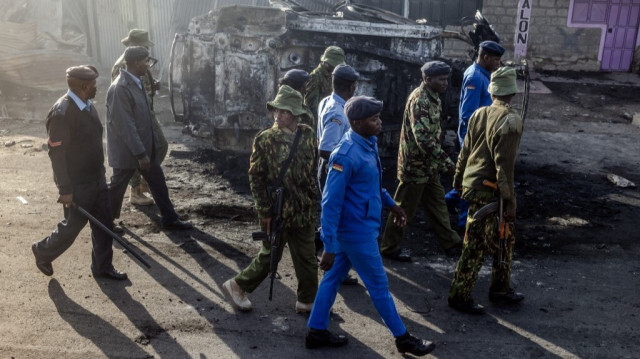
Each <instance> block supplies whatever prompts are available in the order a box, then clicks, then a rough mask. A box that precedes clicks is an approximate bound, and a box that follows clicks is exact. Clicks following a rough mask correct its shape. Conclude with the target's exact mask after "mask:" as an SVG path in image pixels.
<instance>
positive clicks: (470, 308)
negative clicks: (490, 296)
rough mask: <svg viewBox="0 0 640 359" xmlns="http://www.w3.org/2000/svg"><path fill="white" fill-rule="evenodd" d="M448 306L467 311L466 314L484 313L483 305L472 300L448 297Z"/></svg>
mask: <svg viewBox="0 0 640 359" xmlns="http://www.w3.org/2000/svg"><path fill="white" fill-rule="evenodd" d="M449 306H450V307H451V308H453V309H455V310H458V311H461V312H464V313H468V314H484V307H483V306H482V305H480V304H477V303H474V302H473V301H468V302H465V301H460V300H454V299H449Z"/></svg>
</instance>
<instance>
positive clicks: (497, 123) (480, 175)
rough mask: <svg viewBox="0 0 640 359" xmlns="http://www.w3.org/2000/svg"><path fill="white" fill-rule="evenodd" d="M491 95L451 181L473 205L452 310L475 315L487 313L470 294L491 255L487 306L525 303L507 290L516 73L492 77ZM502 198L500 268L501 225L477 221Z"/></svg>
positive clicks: (516, 137)
mask: <svg viewBox="0 0 640 359" xmlns="http://www.w3.org/2000/svg"><path fill="white" fill-rule="evenodd" d="M489 92H490V93H491V95H492V97H493V103H492V104H491V106H488V107H482V108H480V109H478V110H477V111H476V112H475V113H474V114H473V115H472V116H471V119H470V120H469V131H468V132H467V135H466V137H465V139H464V144H463V146H462V150H461V151H460V155H459V156H458V164H457V168H456V173H455V176H454V178H453V186H454V188H456V189H458V190H459V191H461V193H462V198H464V199H465V200H467V201H468V202H469V215H468V219H467V227H466V234H465V239H464V248H463V250H462V255H461V256H460V260H459V261H458V264H457V266H456V272H455V275H454V277H453V282H452V283H451V289H450V291H449V306H451V307H453V308H454V309H457V310H460V311H463V312H467V313H473V314H479V313H483V312H484V307H483V306H482V305H480V304H477V303H475V302H474V301H473V298H472V297H471V291H472V290H473V287H474V285H475V282H476V280H477V279H478V271H480V268H481V267H482V264H483V263H484V259H485V256H486V254H487V252H491V253H493V269H492V275H491V288H490V290H489V300H491V301H492V302H498V303H517V302H520V301H521V300H523V299H524V296H523V295H522V294H521V293H518V292H515V291H514V290H513V289H511V287H510V285H509V282H510V277H511V262H512V259H513V245H514V242H515V235H514V223H513V221H514V219H515V213H516V197H515V192H514V185H513V173H514V167H515V161H516V157H517V153H518V146H519V144H520V137H521V135H522V118H521V117H520V116H519V115H518V113H517V112H516V111H515V110H514V109H513V108H511V107H510V106H509V103H510V101H511V99H512V98H513V96H514V95H515V93H516V92H517V87H516V72H515V70H514V69H513V68H509V67H501V68H499V69H497V70H496V71H495V72H493V73H492V74H491V83H490V85H489ZM494 188H497V191H496V190H495V189H494ZM499 197H502V200H503V202H504V219H505V220H506V222H507V226H508V229H509V230H508V236H507V237H506V246H505V249H504V251H505V253H504V263H503V264H502V265H501V263H500V260H499V258H498V248H499V241H498V223H497V221H496V217H495V215H489V216H487V217H485V218H484V219H483V220H476V219H475V218H474V214H475V213H476V212H477V211H478V209H479V208H481V207H482V206H484V205H486V204H488V203H490V202H493V201H496V200H499Z"/></svg>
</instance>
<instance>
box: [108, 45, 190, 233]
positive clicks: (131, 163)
mask: <svg viewBox="0 0 640 359" xmlns="http://www.w3.org/2000/svg"><path fill="white" fill-rule="evenodd" d="M124 60H125V63H126V68H125V69H122V70H121V71H120V75H119V76H118V77H117V78H116V79H115V80H113V82H112V83H111V86H109V90H108V91H107V122H106V129H107V156H108V158H109V166H111V167H113V175H112V176H111V182H110V183H109V197H110V202H111V211H112V214H113V218H119V217H120V209H121V207H122V200H123V198H124V193H125V192H126V190H127V185H128V183H129V179H131V176H132V175H133V173H134V172H135V171H136V170H139V171H140V174H141V175H142V176H143V177H144V179H145V180H146V181H147V183H148V184H149V189H150V190H151V195H152V196H153V199H154V200H155V202H156V205H157V206H158V208H159V209H160V214H161V215H162V226H163V227H164V228H166V229H189V228H191V227H192V225H191V223H189V222H185V221H182V220H180V218H178V214H177V213H176V211H175V210H174V208H173V204H172V203H171V200H170V199H169V190H168V189H167V183H166V180H165V177H164V172H163V171H162V167H160V158H159V156H158V144H159V140H158V134H157V132H156V130H155V129H154V125H153V117H152V112H151V106H150V101H149V98H148V96H147V94H146V92H145V90H144V88H143V86H142V82H141V80H140V76H142V75H144V74H145V73H146V72H147V70H148V68H149V64H148V60H149V51H148V50H147V49H146V48H144V47H142V46H131V47H128V48H127V49H126V50H125V52H124Z"/></svg>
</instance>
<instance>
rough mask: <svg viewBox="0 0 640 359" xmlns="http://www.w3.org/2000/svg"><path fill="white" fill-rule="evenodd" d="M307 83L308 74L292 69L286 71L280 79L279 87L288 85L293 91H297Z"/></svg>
mask: <svg viewBox="0 0 640 359" xmlns="http://www.w3.org/2000/svg"><path fill="white" fill-rule="evenodd" d="M307 81H309V73H308V72H306V71H304V70H298V69H293V70H289V71H287V72H286V73H285V74H284V76H283V77H282V79H280V84H281V85H289V86H291V87H293V88H294V89H299V88H301V87H303V86H304V84H305V83H306V82H307Z"/></svg>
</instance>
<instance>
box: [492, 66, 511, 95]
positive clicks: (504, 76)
mask: <svg viewBox="0 0 640 359" xmlns="http://www.w3.org/2000/svg"><path fill="white" fill-rule="evenodd" d="M488 90H489V93H490V94H492V95H495V96H505V95H512V94H514V93H517V92H518V86H517V85H516V70H515V69H514V68H513V67H506V66H505V67H500V68H498V69H497V70H495V71H494V72H492V73H491V83H490V84H489V89H488Z"/></svg>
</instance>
